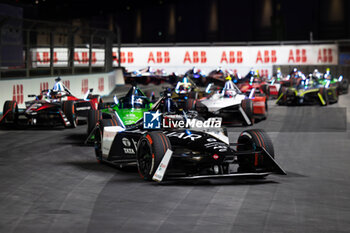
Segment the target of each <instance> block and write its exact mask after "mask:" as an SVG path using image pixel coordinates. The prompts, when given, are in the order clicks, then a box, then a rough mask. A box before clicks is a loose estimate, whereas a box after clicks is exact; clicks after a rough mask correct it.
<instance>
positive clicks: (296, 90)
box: [276, 77, 338, 106]
mask: <svg viewBox="0 0 350 233" xmlns="http://www.w3.org/2000/svg"><path fill="white" fill-rule="evenodd" d="M336 102H338V92H337V88H336V87H335V86H330V85H329V83H327V84H326V85H321V84H319V83H318V82H317V81H316V80H312V77H310V78H308V79H304V80H299V81H298V83H297V84H296V85H295V86H292V87H287V88H286V87H283V88H282V89H281V93H280V95H279V97H278V99H277V101H276V103H277V104H278V105H314V104H319V105H321V106H326V105H328V104H332V103H336Z"/></svg>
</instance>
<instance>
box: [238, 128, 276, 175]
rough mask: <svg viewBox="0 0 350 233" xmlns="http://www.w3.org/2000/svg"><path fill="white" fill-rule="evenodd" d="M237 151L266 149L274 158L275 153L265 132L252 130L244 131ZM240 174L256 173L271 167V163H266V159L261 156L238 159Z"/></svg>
mask: <svg viewBox="0 0 350 233" xmlns="http://www.w3.org/2000/svg"><path fill="white" fill-rule="evenodd" d="M237 143H238V146H237V151H251V150H256V149H257V147H261V148H264V149H265V150H266V151H267V152H268V153H269V154H270V155H271V156H272V157H273V158H274V157H275V151H274V148H273V144H272V141H271V138H270V137H269V136H268V135H267V133H266V132H265V131H264V130H261V129H252V130H245V131H243V132H242V133H241V134H240V136H239V137H238V141H237ZM238 164H239V172H247V171H256V170H257V169H263V168H268V167H269V165H270V164H269V162H268V161H266V160H265V161H264V157H263V156H262V155H259V154H248V155H245V156H239V157H238Z"/></svg>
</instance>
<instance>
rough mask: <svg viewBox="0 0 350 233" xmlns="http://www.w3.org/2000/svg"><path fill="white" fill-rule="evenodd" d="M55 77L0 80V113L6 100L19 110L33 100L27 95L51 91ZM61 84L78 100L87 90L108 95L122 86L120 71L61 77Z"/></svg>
mask: <svg viewBox="0 0 350 233" xmlns="http://www.w3.org/2000/svg"><path fill="white" fill-rule="evenodd" d="M55 78H57V76H56V77H41V78H23V79H12V80H0V111H1V113H2V111H3V106H4V103H5V101H6V100H16V101H17V103H18V105H19V107H20V108H24V107H25V104H24V103H25V102H26V101H29V100H33V97H28V95H31V94H35V95H38V94H39V93H40V92H41V91H42V90H45V89H52V87H53V85H54V84H55ZM61 79H62V83H63V84H64V85H65V86H66V87H68V89H70V90H71V92H72V94H73V95H74V96H76V97H78V98H83V97H84V94H85V93H86V92H87V91H88V89H90V88H93V94H99V95H101V96H105V95H108V94H109V93H110V92H111V91H113V89H114V88H115V86H116V85H118V84H119V85H123V84H124V78H123V74H122V71H121V70H116V71H113V72H110V73H100V74H85V75H69V76H61Z"/></svg>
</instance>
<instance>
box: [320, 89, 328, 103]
mask: <svg viewBox="0 0 350 233" xmlns="http://www.w3.org/2000/svg"><path fill="white" fill-rule="evenodd" d="M320 94H321V96H322V98H323V100H324V101H325V104H323V103H322V101H321V100H320V105H321V106H327V105H328V104H329V99H328V94H327V89H326V88H324V87H321V88H320Z"/></svg>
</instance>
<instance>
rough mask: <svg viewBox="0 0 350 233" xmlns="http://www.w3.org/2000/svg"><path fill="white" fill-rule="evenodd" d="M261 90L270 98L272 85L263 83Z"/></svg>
mask: <svg viewBox="0 0 350 233" xmlns="http://www.w3.org/2000/svg"><path fill="white" fill-rule="evenodd" d="M261 90H262V92H263V93H264V94H265V95H266V98H267V99H268V98H269V96H270V87H269V86H268V85H262V86H261Z"/></svg>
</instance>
